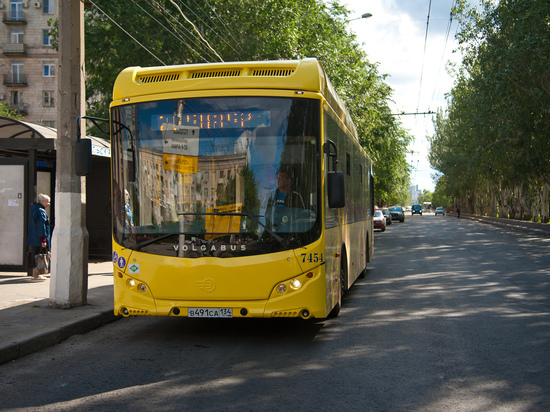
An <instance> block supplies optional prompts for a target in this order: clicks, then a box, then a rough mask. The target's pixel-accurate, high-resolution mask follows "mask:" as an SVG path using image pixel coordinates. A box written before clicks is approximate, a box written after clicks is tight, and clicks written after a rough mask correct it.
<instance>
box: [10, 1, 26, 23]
mask: <svg viewBox="0 0 550 412" xmlns="http://www.w3.org/2000/svg"><path fill="white" fill-rule="evenodd" d="M9 14H10V19H11V20H23V0H10V11H9Z"/></svg>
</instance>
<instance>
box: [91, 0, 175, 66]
mask: <svg viewBox="0 0 550 412" xmlns="http://www.w3.org/2000/svg"><path fill="white" fill-rule="evenodd" d="M90 3H91V4H92V5H93V6H94V7H95V8H96V9H98V10H99V11H100V12H101V13H102V14H103V15H104V16H105V17H107V18H108V19H109V20H110V21H111V22H112V23H113V24H114V25H115V26H117V27H118V28H119V29H120V30H122V31H123V32H124V33H125V34H126V35H127V36H129V37H130V38H131V39H132V40H133V41H135V42H136V43H137V44H138V45H139V46H140V47H142V48H143V49H145V50H146V51H147V52H148V53H149V54H150V55H151V56H153V57H154V58H155V59H157V60H158V61H159V62H160V63H162V65H163V66H166V63H164V62H163V61H162V60H161V59H160V58H158V57H157V56H156V55H155V54H154V53H153V52H152V51H151V50H149V49H148V48H147V47H145V46H144V45H143V44H141V43H140V42H139V41H138V40H137V39H136V38H135V37H134V36H132V35H131V34H130V33H128V31H126V30H125V29H124V27H122V26H121V25H120V24H118V23H117V22H116V21H115V20H113V19H112V18H111V17H110V16H109V15H108V14H107V13H105V12H104V11H103V10H101V8H100V7H99V6H98V5H97V4H95V3H94V2H93V1H91V0H90Z"/></svg>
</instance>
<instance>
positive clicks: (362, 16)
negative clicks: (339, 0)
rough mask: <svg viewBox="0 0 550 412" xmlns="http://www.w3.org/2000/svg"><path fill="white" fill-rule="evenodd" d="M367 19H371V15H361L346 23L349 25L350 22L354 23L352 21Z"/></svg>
mask: <svg viewBox="0 0 550 412" xmlns="http://www.w3.org/2000/svg"><path fill="white" fill-rule="evenodd" d="M369 17H372V14H371V13H364V14H362V15H361V17H357V18H355V19H351V20H347V22H348V23H349V22H350V21H354V20H359V19H368V18H369Z"/></svg>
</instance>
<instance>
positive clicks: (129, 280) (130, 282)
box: [126, 279, 136, 288]
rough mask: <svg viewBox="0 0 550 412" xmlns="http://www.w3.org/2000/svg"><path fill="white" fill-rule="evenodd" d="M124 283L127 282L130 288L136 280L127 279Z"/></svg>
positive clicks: (134, 284)
mask: <svg viewBox="0 0 550 412" xmlns="http://www.w3.org/2000/svg"><path fill="white" fill-rule="evenodd" d="M126 284H127V285H128V286H129V287H131V288H133V287H134V286H136V282H134V279H128V280H127V281H126Z"/></svg>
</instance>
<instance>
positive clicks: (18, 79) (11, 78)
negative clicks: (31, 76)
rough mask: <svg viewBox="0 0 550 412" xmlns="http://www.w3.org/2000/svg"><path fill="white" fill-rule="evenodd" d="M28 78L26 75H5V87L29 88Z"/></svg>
mask: <svg viewBox="0 0 550 412" xmlns="http://www.w3.org/2000/svg"><path fill="white" fill-rule="evenodd" d="M28 85H29V84H28V83H27V76H25V75H24V74H19V75H14V74H5V75H4V86H28Z"/></svg>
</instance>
